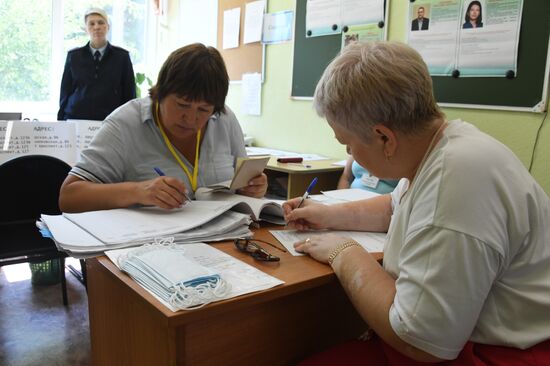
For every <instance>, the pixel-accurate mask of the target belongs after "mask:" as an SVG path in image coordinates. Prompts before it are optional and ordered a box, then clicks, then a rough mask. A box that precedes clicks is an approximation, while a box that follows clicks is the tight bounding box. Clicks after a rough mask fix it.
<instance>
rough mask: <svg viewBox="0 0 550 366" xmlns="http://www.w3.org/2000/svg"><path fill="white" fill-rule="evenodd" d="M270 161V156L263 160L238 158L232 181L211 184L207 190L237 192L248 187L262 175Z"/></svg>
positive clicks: (262, 158)
mask: <svg viewBox="0 0 550 366" xmlns="http://www.w3.org/2000/svg"><path fill="white" fill-rule="evenodd" d="M268 161H269V156H268V157H261V158H257V157H256V158H238V159H237V164H236V167H235V175H234V176H233V179H232V180H228V181H225V182H220V183H216V184H211V185H209V186H208V187H206V188H208V189H209V190H210V191H219V190H222V191H227V190H229V191H235V190H237V189H239V188H242V187H246V186H247V185H248V182H249V181H250V180H251V179H252V178H254V177H257V176H258V175H260V174H262V172H263V171H264V169H265V167H266V165H267V162H268Z"/></svg>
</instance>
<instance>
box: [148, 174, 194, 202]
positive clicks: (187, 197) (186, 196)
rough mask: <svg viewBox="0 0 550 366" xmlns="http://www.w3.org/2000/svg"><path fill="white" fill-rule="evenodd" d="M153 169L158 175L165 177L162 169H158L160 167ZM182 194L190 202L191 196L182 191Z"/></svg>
mask: <svg viewBox="0 0 550 366" xmlns="http://www.w3.org/2000/svg"><path fill="white" fill-rule="evenodd" d="M153 170H154V171H155V172H156V173H157V174H158V175H159V177H165V176H166V174H164V172H163V171H162V170H160V168H158V167H154V168H153ZM183 195H184V196H185V199H186V200H187V201H189V202H191V198H189V196H188V195H187V193H185V192H183Z"/></svg>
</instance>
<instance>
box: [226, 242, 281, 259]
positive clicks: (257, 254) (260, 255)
mask: <svg viewBox="0 0 550 366" xmlns="http://www.w3.org/2000/svg"><path fill="white" fill-rule="evenodd" d="M233 243H234V244H235V247H237V249H238V250H240V251H241V252H244V253H248V254H250V256H251V257H252V258H254V259H256V260H259V261H264V262H278V261H279V260H280V258H279V257H277V256H275V255H273V254H271V253H269V252H267V251H266V250H265V249H264V248H262V247H261V246H260V244H258V243H263V244H267V245H270V246H272V247H273V248H275V249H277V250H280V251H281V252H283V253H286V249H281V248H279V247H278V246H276V245H275V244H272V243H270V242H268V241H265V240H260V239H249V238H238V239H235V241H234V242H233Z"/></svg>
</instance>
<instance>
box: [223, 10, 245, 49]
mask: <svg viewBox="0 0 550 366" xmlns="http://www.w3.org/2000/svg"><path fill="white" fill-rule="evenodd" d="M240 29H241V8H234V9H229V10H226V11H224V12H223V42H222V43H223V49H228V48H237V47H239V32H240Z"/></svg>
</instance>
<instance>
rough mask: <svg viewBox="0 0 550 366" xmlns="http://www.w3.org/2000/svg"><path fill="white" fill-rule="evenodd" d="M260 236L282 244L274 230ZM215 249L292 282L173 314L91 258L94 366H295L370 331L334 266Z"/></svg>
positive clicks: (229, 246) (227, 245)
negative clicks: (260, 258)
mask: <svg viewBox="0 0 550 366" xmlns="http://www.w3.org/2000/svg"><path fill="white" fill-rule="evenodd" d="M255 237H256V238H258V239H264V240H268V241H270V242H273V243H278V242H277V241H276V239H275V238H273V236H271V234H270V233H269V232H268V229H267V228H262V229H259V230H257V232H256V234H255ZM213 245H214V247H216V248H218V249H220V250H222V251H224V252H226V253H229V254H231V255H233V256H235V257H237V258H239V259H241V260H242V261H244V262H246V263H249V264H251V265H253V266H255V267H257V268H259V269H260V270H262V271H264V272H266V273H268V274H270V275H272V276H275V277H277V278H279V279H281V280H283V281H285V284H283V285H281V286H278V287H275V288H272V289H269V290H265V291H261V292H256V293H253V294H248V295H244V296H240V297H237V298H233V299H230V300H225V301H220V302H216V303H213V304H209V305H207V306H205V307H203V308H200V309H196V310H191V311H179V312H177V313H173V312H172V311H170V310H169V309H167V308H166V307H165V306H164V305H162V304H161V303H160V302H159V301H158V300H156V299H155V298H154V297H153V296H152V295H150V294H149V293H148V292H147V291H145V290H144V289H143V288H142V287H141V286H139V285H138V284H137V283H135V282H134V281H133V280H132V279H130V278H129V277H128V276H127V275H126V274H124V273H122V272H121V271H119V270H118V268H117V267H116V266H115V265H114V264H113V263H111V261H110V260H109V259H108V258H107V257H99V258H94V259H91V260H87V261H86V263H87V269H88V302H89V311H90V333H91V343H92V363H93V365H102V366H104V365H293V364H295V363H296V362H298V361H300V360H302V359H303V358H305V357H306V356H308V355H311V354H313V353H316V352H319V351H321V350H323V349H326V348H328V347H330V346H331V345H335V344H338V343H340V342H343V341H346V340H349V339H353V338H354V337H357V336H358V335H359V334H361V333H362V332H363V331H364V330H365V329H366V325H365V323H364V322H363V320H362V319H361V318H360V317H359V315H358V314H357V312H356V311H355V310H354V308H353V307H352V305H351V304H350V302H349V301H348V299H347V297H346V295H345V293H344V292H343V290H342V288H341V286H340V284H339V282H338V281H337V278H336V276H335V275H334V273H333V272H332V270H331V268H330V267H329V266H328V265H324V264H321V263H318V262H316V261H315V260H313V259H311V258H309V257H294V256H292V255H290V254H288V253H281V252H277V251H276V250H275V249H273V248H270V247H269V246H267V245H264V247H265V248H266V249H267V250H268V251H270V252H273V253H274V254H276V255H277V256H280V258H281V261H280V262H271V263H264V262H258V261H255V260H254V259H252V257H250V256H248V255H247V254H244V253H241V252H239V251H237V249H236V248H235V247H234V245H233V243H232V242H224V243H219V244H213ZM279 245H280V244H279ZM380 257H381V255H380Z"/></svg>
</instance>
